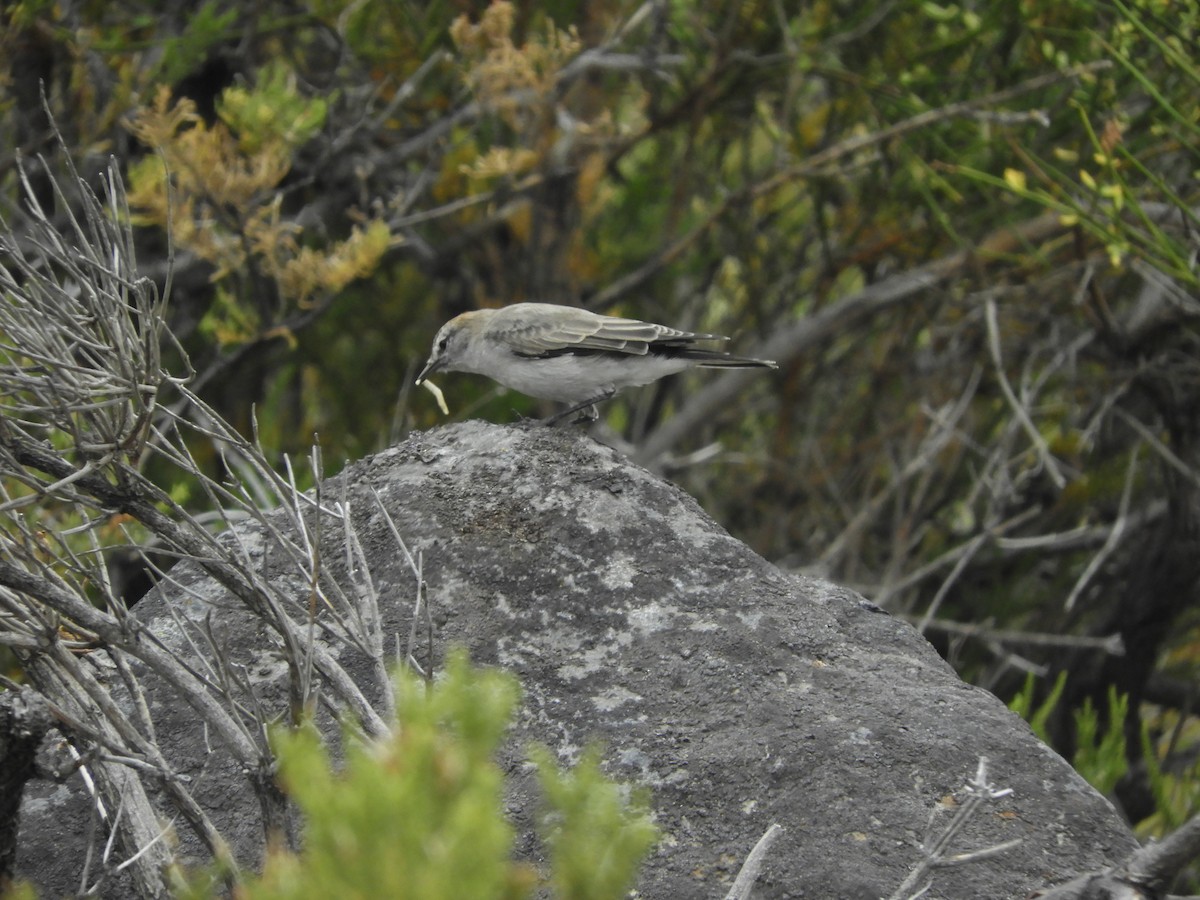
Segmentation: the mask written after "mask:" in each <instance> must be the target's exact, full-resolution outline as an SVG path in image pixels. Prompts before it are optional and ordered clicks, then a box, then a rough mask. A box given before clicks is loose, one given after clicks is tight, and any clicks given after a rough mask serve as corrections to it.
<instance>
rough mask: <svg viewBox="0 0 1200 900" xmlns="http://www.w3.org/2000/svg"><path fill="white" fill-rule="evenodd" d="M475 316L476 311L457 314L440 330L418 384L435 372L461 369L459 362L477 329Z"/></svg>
mask: <svg viewBox="0 0 1200 900" xmlns="http://www.w3.org/2000/svg"><path fill="white" fill-rule="evenodd" d="M474 316H475V314H474V313H463V314H462V315H461V316H455V317H454V318H453V319H451V320H450V321H449V322H447V323H446V324H445V325H443V326H442V327H441V328H440V329H439V330H438V333H437V337H435V338H434V339H433V349H432V350H431V351H430V352H429V359H428V360H426V361H425V368H423V369H421V374H420V375H418V376H417V380H416V384H420V383H421V382H423V381H424V380H425V379H426V378H428V377H429V376H430V375H432V374H433V373H434V372H455V371H460V369H459V364H460V363H461V362H462V360H463V357H464V356H465V355H466V352H467V347H468V345H469V344H470V341H471V335H472V334H473V333H474V331H476V330H477V327H476V322H475V320H474Z"/></svg>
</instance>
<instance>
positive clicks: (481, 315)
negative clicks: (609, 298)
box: [416, 303, 778, 424]
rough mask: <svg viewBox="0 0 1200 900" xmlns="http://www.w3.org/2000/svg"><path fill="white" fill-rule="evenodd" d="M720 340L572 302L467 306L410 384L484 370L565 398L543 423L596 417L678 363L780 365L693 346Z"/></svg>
mask: <svg viewBox="0 0 1200 900" xmlns="http://www.w3.org/2000/svg"><path fill="white" fill-rule="evenodd" d="M725 340H728V338H727V337H724V336H723V335H718V334H702V333H696V332H691V331H682V330H680V329H678V328H670V327H668V326H666V325H655V324H654V323H652V322H642V321H639V320H638V319H625V318H620V317H618V316H605V315H601V314H599V313H594V312H591V311H590V310H586V309H580V308H578V307H574V306H561V305H558V304H554V303H514V304H511V305H509V306H504V307H500V308H498V309H478V310H473V311H471V312H465V313H462V314H461V315H458V316H455V317H454V318H453V319H451V320H450V321H449V322H447V323H446V324H445V325H443V326H442V327H441V329H440V330H439V331H438V333H437V336H436V337H435V338H434V340H433V349H432V351H431V352H430V354H429V360H428V361H427V362H426V363H425V367H424V368H423V369H421V373H420V374H419V375H418V376H417V379H416V384H417V385H421V384H423V383H424V382H425V381H426V380H427V379H428V378H429V376H430V375H432V374H433V373H434V372H470V373H474V374H476V375H486V376H487V377H489V378H491V379H492V380H493V381H498V382H499V383H500V384H502V385H504V386H505V387H508V388H512V389H513V390H516V391H519V392H520V393H522V394H526V395H528V396H530V397H537V398H539V399H542V400H554V401H558V402H560V403H566V404H568V407H567V408H566V409H565V410H563V411H562V412H559V413H557V414H555V415H553V416H551V417H549V418H548V419H547V420H546V422H547V423H548V424H553V423H555V422H558V421H560V420H562V419H564V418H566V417H567V416H570V415H572V414H574V413H580V414H581V415H580V421H588V420H590V421H594V420H595V419H596V418H597V417H598V415H599V413H598V412H597V410H596V404H597V403H600V402H603V401H604V400H608V399H610V398H611V397H613V396H614V395H615V394H616V393H617V392H618V391H620V390H622V389H623V388H627V387H636V386H640V385H644V384H649V383H650V382H652V381H657V380H658V379H660V378H663V377H664V376H666V375H673V374H675V373H676V372H682V371H683V370H684V369H689V368H693V367H700V368H731V369H753V368H767V369H775V368H778V365H777V364H776V363H775V362H774V361H773V360H769V359H753V358H751V357H748V356H734V355H732V354H730V353H724V352H722V351H719V350H710V349H706V348H703V347H698V346H696V345H697V344H700V343H703V342H707V341H725Z"/></svg>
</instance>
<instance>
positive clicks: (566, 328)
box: [493, 303, 722, 356]
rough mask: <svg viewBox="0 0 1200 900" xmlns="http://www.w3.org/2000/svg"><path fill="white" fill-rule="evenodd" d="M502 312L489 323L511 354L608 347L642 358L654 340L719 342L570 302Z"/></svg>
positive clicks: (664, 342) (666, 342) (662, 342)
mask: <svg viewBox="0 0 1200 900" xmlns="http://www.w3.org/2000/svg"><path fill="white" fill-rule="evenodd" d="M502 312H503V314H504V315H503V318H502V320H500V321H497V322H495V324H494V325H493V327H497V326H498V327H499V328H500V329H502V330H503V333H504V337H505V341H506V343H507V344H508V345H509V346H510V347H511V348H512V349H513V350H514V351H515V352H517V353H520V354H522V355H527V356H541V355H545V354H554V353H561V352H563V351H570V350H607V351H608V352H610V353H628V354H632V355H638V356H644V355H645V354H646V353H647V352H649V349H650V347H651V345H653V344H659V345H666V346H685V345H687V344H690V343H693V342H695V341H702V340H703V341H707V340H722V338H720V337H719V336H717V335H711V334H694V333H692V332H690V331H680V330H678V329H675V328H668V327H667V326H666V325H655V324H652V323H650V322H640V321H638V320H637V319H622V318H618V317H616V316H602V315H599V314H598V313H594V312H589V311H588V310H586V309H577V308H575V307H572V306H553V305H550V304H538V303H518V304H515V305H513V306H509V307H505V308H504V309H503V310H502Z"/></svg>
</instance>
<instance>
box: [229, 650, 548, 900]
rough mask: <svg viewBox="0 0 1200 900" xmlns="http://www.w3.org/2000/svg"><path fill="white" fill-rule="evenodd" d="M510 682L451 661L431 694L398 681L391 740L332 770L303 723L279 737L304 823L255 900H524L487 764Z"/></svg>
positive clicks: (509, 698) (253, 893) (353, 754)
mask: <svg viewBox="0 0 1200 900" xmlns="http://www.w3.org/2000/svg"><path fill="white" fill-rule="evenodd" d="M517 696H518V688H517V684H516V682H515V680H514V679H512V678H511V677H509V676H506V675H504V674H502V673H500V672H495V671H488V670H482V669H481V670H472V669H471V668H470V667H469V665H468V664H467V662H466V659H465V657H463V656H458V657H455V658H454V659H453V660H452V661H451V662H450V664H449V666H448V669H447V672H446V676H445V678H444V679H443V680H442V681H440V682H439V683H438V684H436V685H435V686H434V687H433V688H432V689H430V690H428V691H427V690H426V686H425V683H424V682H423V681H421V680H420V679H419V678H417V677H416V676H415V675H412V674H410V673H402V674H399V675H398V676H397V678H396V701H397V709H398V711H399V721H398V722H397V727H396V731H395V734H394V736H393V737H391V738H390V739H388V740H385V741H381V742H378V743H371V744H358V743H353V742H351V743H350V746H349V749H348V751H347V759H346V764H345V767H344V769H343V770H342V771H341V772H335V771H334V769H333V766H332V763H331V761H330V759H329V756H328V754H327V752H326V751H325V749H324V747H323V746H322V743H321V739H320V736H319V735H318V733H317V732H316V730H315V729H314V728H313V727H311V726H309V727H305V728H301V729H299V730H297V731H294V732H287V731H284V730H282V729H281V730H279V731H278V732H276V734H275V735H274V741H275V746H276V747H277V750H278V753H279V759H280V779H281V781H282V783H283V785H284V787H285V789H286V790H287V792H288V793H289V794H290V795H291V796H292V797H293V798H294V799H295V801H296V803H297V804H298V805H299V807H300V808H301V809H302V810H303V812H304V815H305V823H306V824H305V835H304V849H303V850H302V851H301V852H300V853H299V854H292V853H288V852H285V851H282V850H277V851H276V852H274V853H272V854H271V856H270V858H269V859H268V861H267V864H266V867H265V869H264V871H263V874H262V877H261V878H259V879H255V880H253V881H250V882H249V883H247V884H246V885H245V886H244V888H243V889H242V896H243V897H244V898H245V900H254V898H261V900H266V898H273V900H282V898H296V900H298V898H318V897H321V898H323V897H364V898H365V897H391V898H396V900H404V898H414V900H417V898H419V900H437V898H445V900H451V898H455V897H478V898H481V900H486V898H496V900H501V898H512V897H520V896H523V895H524V894H525V893H526V891H527V889H528V887H529V886H530V884H531V881H532V878H531V874H530V873H529V872H528V871H527V870H525V869H524V868H523V867H521V866H518V865H514V864H513V863H512V862H511V861H510V860H509V852H510V850H511V847H512V826H511V825H509V823H508V822H507V821H505V819H504V812H503V809H504V803H503V786H504V781H503V777H502V775H501V773H500V770H499V769H498V767H497V766H496V764H495V762H494V761H493V760H492V756H493V754H494V753H495V751H496V748H497V745H498V743H499V741H500V739H501V738H502V737H503V734H504V729H505V727H506V726H507V724H508V720H509V717H510V715H511V713H512V710H513V707H514V705H515V703H516V701H517Z"/></svg>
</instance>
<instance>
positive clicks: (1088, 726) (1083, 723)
mask: <svg viewBox="0 0 1200 900" xmlns="http://www.w3.org/2000/svg"><path fill="white" fill-rule="evenodd" d="M1066 680H1067V673H1066V672H1062V673H1060V674H1059V676H1058V678H1057V680H1056V681H1055V683H1054V687H1053V688H1052V689H1051V691H1050V695H1049V696H1048V697H1047V698H1046V699H1045V700H1044V701H1043V702H1042V703H1041V704H1040V705H1039V706H1038V707H1037V708H1036V709H1035V708H1034V707H1033V693H1034V687H1035V683H1034V679H1033V676H1032V675H1030V676H1029V677H1028V678H1027V679H1026V681H1025V686H1024V687H1023V688H1022V689H1021V691H1020V692H1019V693H1018V694H1017V695H1016V696H1015V697H1014V698H1013V699H1012V701H1011V702H1010V703H1009V709H1011V710H1013V711H1014V712H1016V713H1017V714H1018V715H1019V716H1021V717H1022V718H1023V719H1025V720H1026V721H1028V722H1029V724H1030V727H1032V728H1033V731H1034V733H1035V734H1037V736H1038V737H1040V738H1041V739H1042V740H1044V741H1048V740H1049V735H1048V732H1047V729H1046V723H1047V721H1048V720H1049V718H1050V714H1051V713H1052V712H1053V711H1054V708H1055V707H1056V706H1057V705H1058V703H1059V700H1060V699H1061V697H1062V693H1063V688H1064V687H1065V686H1066ZM1128 708H1129V697H1128V696H1127V695H1125V694H1118V693H1117V691H1116V688H1114V687H1112V686H1111V685H1110V686H1109V689H1108V713H1107V715H1106V716H1105V717H1104V720H1103V723H1102V722H1101V716H1100V713H1099V711H1098V710H1097V709H1096V708H1095V706H1094V704H1093V703H1092V701H1091V699H1090V698H1088V699H1085V700H1084V702H1083V706H1082V707H1080V708H1079V709H1077V710H1076V711H1075V716H1074V719H1075V755H1074V756H1073V757H1072V759H1071V765H1072V766H1074V768H1075V771H1077V772H1078V773H1079V774H1080V775H1082V776H1083V777H1084V778H1086V779H1087V781H1088V783H1089V784H1091V785H1092V786H1093V787H1094V788H1096V789H1097V790H1098V791H1101V792H1102V793H1105V794H1111V793H1112V791H1113V789H1114V788H1115V787H1116V784H1117V782H1118V781H1120V779H1121V778H1122V776H1124V775H1125V773H1126V772H1127V771H1128V769H1129V760H1128V757H1127V755H1126V745H1125V730H1124V724H1125V716H1126V713H1127V711H1128ZM1144 716H1146V717H1151V716H1157V718H1158V719H1160V720H1161V721H1160V722H1158V723H1157V724H1156V726H1155V728H1156V730H1169V732H1170V735H1171V738H1170V739H1168V740H1166V741H1163V742H1160V743H1161V744H1162V746H1160V745H1159V744H1156V742H1155V741H1153V740H1152V739H1151V737H1150V727H1149V726H1148V724H1147V721H1146V720H1145V719H1144V720H1143V723H1142V759H1143V760H1144V762H1145V764H1146V769H1147V773H1148V775H1149V780H1150V790H1151V793H1152V794H1153V796H1154V806H1155V809H1154V812H1153V813H1151V814H1150V816H1148V817H1147V818H1146V819H1144V820H1143V821H1142V822H1140V823H1137V824H1138V828H1137V831H1138V833H1139V834H1140V835H1143V836H1147V837H1150V836H1154V837H1161V836H1162V835H1165V834H1168V833H1170V832H1171V831H1173V830H1175V829H1176V828H1178V827H1179V826H1180V825H1182V824H1183V823H1184V822H1186V821H1187V820H1188V819H1189V818H1191V817H1192V816H1193V815H1195V814H1196V813H1197V811H1200V779H1198V778H1197V775H1200V763H1195V764H1192V765H1191V766H1190V767H1189V769H1187V770H1184V771H1171V772H1168V771H1165V770H1164V768H1163V765H1162V763H1161V761H1160V760H1161V759H1162V758H1164V757H1165V756H1166V755H1167V754H1169V753H1171V752H1172V746H1171V744H1172V742H1173V741H1174V742H1175V744H1176V749H1177V747H1178V746H1179V745H1180V744H1184V743H1186V742H1189V741H1194V740H1195V739H1196V736H1195V735H1194V734H1186V733H1184V732H1185V731H1186V730H1187V729H1186V727H1185V725H1184V723H1181V722H1180V721H1179V719H1178V717H1177V716H1176V714H1174V713H1172V712H1165V713H1157V714H1156V713H1155V711H1154V709H1153V708H1152V707H1147V708H1146V709H1145V711H1144ZM1172 717H1174V720H1173V721H1172ZM1184 722H1186V723H1188V724H1189V725H1190V719H1185V720H1184ZM1102 724H1103V728H1102V727H1101V725H1102ZM1193 730H1194V729H1193ZM1182 755H1186V754H1182Z"/></svg>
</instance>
